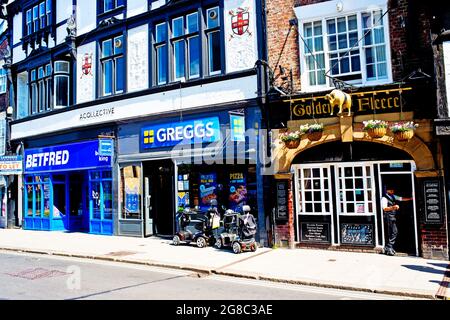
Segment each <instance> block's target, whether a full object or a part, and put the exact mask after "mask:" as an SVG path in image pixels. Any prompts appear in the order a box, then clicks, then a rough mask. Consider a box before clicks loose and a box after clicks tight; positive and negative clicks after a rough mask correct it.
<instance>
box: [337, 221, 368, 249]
mask: <svg viewBox="0 0 450 320" xmlns="http://www.w3.org/2000/svg"><path fill="white" fill-rule="evenodd" d="M341 243H342V244H351V245H375V243H374V233H373V226H372V225H371V224H359V223H341Z"/></svg>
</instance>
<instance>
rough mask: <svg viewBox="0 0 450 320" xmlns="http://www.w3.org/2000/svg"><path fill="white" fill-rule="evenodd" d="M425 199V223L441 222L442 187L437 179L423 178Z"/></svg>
mask: <svg viewBox="0 0 450 320" xmlns="http://www.w3.org/2000/svg"><path fill="white" fill-rule="evenodd" d="M423 189H424V190H423V192H424V200H425V223H429V224H440V223H442V220H443V219H442V206H443V204H442V201H441V199H442V197H441V195H442V188H441V183H440V181H439V180H437V179H435V180H425V181H424V182H423Z"/></svg>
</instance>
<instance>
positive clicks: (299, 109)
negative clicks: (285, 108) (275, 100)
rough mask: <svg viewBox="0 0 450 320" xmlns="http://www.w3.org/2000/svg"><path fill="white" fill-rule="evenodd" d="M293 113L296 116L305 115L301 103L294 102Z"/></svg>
mask: <svg viewBox="0 0 450 320" xmlns="http://www.w3.org/2000/svg"><path fill="white" fill-rule="evenodd" d="M293 113H294V115H296V116H297V117H303V116H304V115H305V107H304V106H303V105H302V104H296V105H295V106H294V110H293Z"/></svg>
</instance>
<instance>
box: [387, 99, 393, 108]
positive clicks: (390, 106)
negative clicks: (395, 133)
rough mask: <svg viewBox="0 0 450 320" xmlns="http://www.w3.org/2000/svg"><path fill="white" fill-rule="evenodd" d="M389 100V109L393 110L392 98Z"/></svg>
mask: <svg viewBox="0 0 450 320" xmlns="http://www.w3.org/2000/svg"><path fill="white" fill-rule="evenodd" d="M387 100H388V108H389V109H392V107H393V106H392V105H391V100H392V98H389V99H387Z"/></svg>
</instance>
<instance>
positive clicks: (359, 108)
mask: <svg viewBox="0 0 450 320" xmlns="http://www.w3.org/2000/svg"><path fill="white" fill-rule="evenodd" d="M410 90H412V88H410V87H408V88H401V89H398V88H394V89H386V90H376V91H366V92H354V93H349V95H350V97H351V99H352V112H353V114H354V115H358V114H360V115H362V114H373V113H391V112H400V111H405V109H404V108H405V107H406V106H405V105H402V103H404V101H402V100H401V99H404V98H405V96H406V95H407V94H408V92H409V91H410ZM284 102H289V100H286V101H284ZM337 112H338V107H337V106H334V107H332V106H331V104H330V101H329V100H327V99H326V98H325V95H323V96H316V97H314V96H313V97H304V98H298V99H293V100H292V101H291V114H292V119H293V120H299V119H310V118H312V117H316V118H326V117H330V116H331V114H333V115H334V116H336V113H337Z"/></svg>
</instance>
